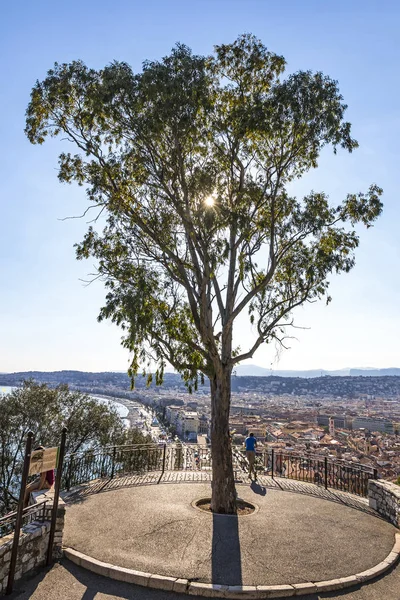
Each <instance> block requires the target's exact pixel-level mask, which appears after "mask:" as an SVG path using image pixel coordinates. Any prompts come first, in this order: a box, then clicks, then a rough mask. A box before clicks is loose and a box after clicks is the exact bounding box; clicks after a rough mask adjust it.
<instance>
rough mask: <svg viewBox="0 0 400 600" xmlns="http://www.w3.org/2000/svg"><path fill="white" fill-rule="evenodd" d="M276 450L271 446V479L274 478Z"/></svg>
mask: <svg viewBox="0 0 400 600" xmlns="http://www.w3.org/2000/svg"><path fill="white" fill-rule="evenodd" d="M274 462H275V451H274V449H273V448H271V479H273V478H274Z"/></svg>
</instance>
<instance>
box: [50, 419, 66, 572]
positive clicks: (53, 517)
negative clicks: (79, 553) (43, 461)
mask: <svg viewBox="0 0 400 600" xmlns="http://www.w3.org/2000/svg"><path fill="white" fill-rule="evenodd" d="M66 437H67V428H66V427H64V429H63V430H62V434H61V444H60V452H59V455H58V464H57V478H56V485H55V489H54V500H53V510H52V513H51V525H50V535H49V547H48V549H47V560H46V565H49V564H50V563H51V560H52V558H53V543H54V533H55V531H56V521H57V510H58V499H59V497H60V488H61V477H62V468H63V463H64V454H65V440H66Z"/></svg>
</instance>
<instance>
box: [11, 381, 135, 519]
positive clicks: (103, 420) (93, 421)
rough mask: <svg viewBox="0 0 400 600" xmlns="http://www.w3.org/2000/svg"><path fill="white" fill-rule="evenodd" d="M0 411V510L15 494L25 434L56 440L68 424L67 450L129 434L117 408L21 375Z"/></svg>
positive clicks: (49, 441) (46, 441) (51, 442)
mask: <svg viewBox="0 0 400 600" xmlns="http://www.w3.org/2000/svg"><path fill="white" fill-rule="evenodd" d="M0 403H1V411H0V514H2V512H4V511H7V510H10V508H12V507H13V506H14V504H15V502H16V501H17V500H18V492H19V485H20V478H21V474H22V465H23V457H24V451H25V442H26V435H27V433H28V431H32V432H33V433H34V442H33V443H34V445H35V446H37V445H43V446H50V447H51V446H58V445H59V443H60V436H61V430H62V428H63V427H67V429H68V434H67V440H66V452H67V453H68V454H70V453H74V452H77V451H79V450H87V449H90V448H96V447H99V446H103V445H107V444H112V443H114V444H116V443H118V444H120V443H123V441H125V437H126V435H127V433H126V431H125V429H124V425H123V421H122V419H121V417H120V416H119V414H118V411H117V410H116V409H115V408H113V407H110V406H108V405H106V404H102V403H100V402H98V401H97V400H94V399H93V398H90V397H89V396H87V395H86V394H82V393H81V392H72V391H70V390H69V389H68V386H66V385H60V386H58V387H57V388H55V389H50V388H48V387H47V385H45V384H38V383H35V382H33V381H25V382H24V384H23V387H21V388H18V389H16V390H14V391H13V392H11V394H8V395H6V396H4V397H2V398H1V401H0Z"/></svg>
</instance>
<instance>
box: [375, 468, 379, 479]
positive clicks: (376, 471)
mask: <svg viewBox="0 0 400 600" xmlns="http://www.w3.org/2000/svg"><path fill="white" fill-rule="evenodd" d="M374 479H378V469H374Z"/></svg>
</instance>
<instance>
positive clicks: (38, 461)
mask: <svg viewBox="0 0 400 600" xmlns="http://www.w3.org/2000/svg"><path fill="white" fill-rule="evenodd" d="M58 452H59V449H58V446H57V447H56V448H44V449H43V450H34V451H33V452H32V454H31V462H30V465H29V475H39V474H40V473H44V472H45V471H52V470H53V469H55V468H56V467H57V463H58Z"/></svg>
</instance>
